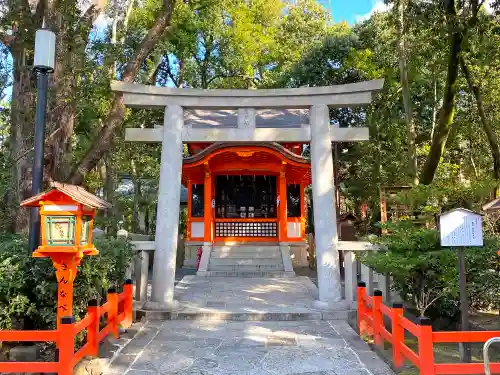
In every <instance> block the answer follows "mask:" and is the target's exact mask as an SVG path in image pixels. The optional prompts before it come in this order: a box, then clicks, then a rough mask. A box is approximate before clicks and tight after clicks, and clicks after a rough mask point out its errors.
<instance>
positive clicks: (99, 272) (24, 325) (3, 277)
mask: <svg viewBox="0 0 500 375" xmlns="http://www.w3.org/2000/svg"><path fill="white" fill-rule="evenodd" d="M95 245H96V247H97V248H98V249H99V251H100V253H99V255H97V256H92V257H86V258H84V259H83V260H82V264H81V265H80V267H79V271H78V275H77V277H76V280H75V296H74V302H73V311H74V316H75V317H76V318H77V319H79V318H81V317H83V316H84V315H85V313H86V307H87V302H88V301H89V300H91V299H94V298H96V299H99V298H102V297H103V296H104V292H105V291H106V290H107V288H109V287H120V286H121V285H122V284H123V282H124V278H125V270H126V267H127V265H128V264H130V261H131V259H132V249H131V248H130V246H129V245H128V244H127V243H125V242H123V241H118V240H115V239H98V240H96V241H95ZM56 290H57V282H56V279H55V271H54V268H53V266H52V263H51V261H50V260H49V259H45V258H44V259H41V258H32V257H31V251H29V250H28V246H27V241H26V238H24V237H22V236H19V235H0V329H50V328H54V327H55V323H56V322H55V319H56V301H57V293H56Z"/></svg>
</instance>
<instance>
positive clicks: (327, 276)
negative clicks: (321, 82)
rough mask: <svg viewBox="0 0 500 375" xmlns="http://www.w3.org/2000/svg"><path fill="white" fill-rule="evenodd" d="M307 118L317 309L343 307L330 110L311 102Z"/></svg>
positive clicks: (315, 305)
mask: <svg viewBox="0 0 500 375" xmlns="http://www.w3.org/2000/svg"><path fill="white" fill-rule="evenodd" d="M310 121H311V169H312V192H313V204H314V208H315V209H314V229H315V233H316V235H315V242H316V262H317V269H318V289H319V300H317V301H315V302H314V307H316V308H319V309H328V310H332V309H343V308H345V307H346V306H343V305H342V304H341V305H339V302H340V300H341V299H342V289H341V288H342V285H341V282H340V267H339V254H338V250H337V242H338V235H337V213H336V204H335V181H334V175H333V158H332V142H331V139H330V136H329V134H330V133H329V132H330V130H329V128H330V113H329V110H328V106H327V105H313V106H312V108H311V112H310Z"/></svg>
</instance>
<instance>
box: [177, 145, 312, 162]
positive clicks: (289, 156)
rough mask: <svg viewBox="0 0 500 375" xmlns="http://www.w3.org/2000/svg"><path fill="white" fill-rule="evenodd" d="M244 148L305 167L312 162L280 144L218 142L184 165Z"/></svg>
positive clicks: (188, 159)
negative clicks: (269, 152) (276, 156)
mask: <svg viewBox="0 0 500 375" xmlns="http://www.w3.org/2000/svg"><path fill="white" fill-rule="evenodd" d="M242 147H245V148H248V147H251V148H252V149H253V150H255V151H259V150H261V151H265V150H269V151H272V152H273V153H276V152H277V153H279V154H281V156H282V159H284V161H290V162H292V163H294V164H295V163H297V164H303V165H304V166H307V167H309V166H310V164H311V161H310V160H309V159H306V158H304V157H303V156H300V155H297V154H294V153H293V152H291V151H290V150H287V149H286V148H285V147H283V146H282V145H280V144H279V143H276V142H270V143H261V142H238V143H231V142H216V143H213V144H212V145H210V146H208V147H207V148H205V149H204V150H202V151H200V152H199V153H197V154H196V155H193V156H190V157H187V158H184V160H183V163H184V165H186V166H187V165H197V164H200V163H203V161H205V160H206V159H208V158H210V156H213V155H214V154H219V153H220V152H223V151H232V150H235V149H240V148H242Z"/></svg>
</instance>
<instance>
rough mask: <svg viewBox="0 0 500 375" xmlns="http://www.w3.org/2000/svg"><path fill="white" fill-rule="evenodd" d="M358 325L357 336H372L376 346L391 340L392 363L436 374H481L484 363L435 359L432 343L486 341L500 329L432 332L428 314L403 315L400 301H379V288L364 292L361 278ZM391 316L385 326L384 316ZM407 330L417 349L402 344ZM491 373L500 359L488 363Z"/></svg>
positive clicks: (495, 371)
mask: <svg viewBox="0 0 500 375" xmlns="http://www.w3.org/2000/svg"><path fill="white" fill-rule="evenodd" d="M357 294H358V297H357V300H358V328H359V334H360V336H363V335H365V336H371V337H373V338H374V343H375V345H376V346H378V347H383V345H384V342H385V341H387V342H388V343H390V344H392V360H393V363H394V367H396V368H400V367H402V366H403V364H404V361H405V360H408V361H410V362H411V363H413V364H414V365H415V366H416V367H417V368H418V369H419V370H420V374H421V375H437V374H457V375H458V374H484V373H485V364H483V363H436V361H435V358H434V344H435V343H461V342H473V343H485V342H486V341H488V340H489V339H491V338H493V337H498V336H500V331H475V332H474V331H458V332H448V331H447V332H434V331H433V330H432V325H431V320H430V319H428V318H423V317H420V318H415V319H409V318H407V317H405V316H404V310H403V305H402V304H399V303H396V304H393V306H392V307H389V306H386V305H385V304H384V303H383V302H382V292H381V291H380V290H375V291H374V294H373V296H369V295H368V293H367V292H366V284H365V283H364V282H360V283H359V284H358V290H357ZM386 319H388V320H390V322H391V324H390V331H389V329H388V328H389V327H386V325H385V322H384V320H386ZM406 332H409V333H410V334H412V335H413V336H414V337H416V338H417V341H418V345H417V350H416V351H415V350H413V349H412V348H410V347H409V346H407V345H406V344H405V334H406ZM489 370H490V371H491V373H492V374H500V363H490V364H489Z"/></svg>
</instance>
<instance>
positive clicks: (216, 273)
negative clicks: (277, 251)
mask: <svg viewBox="0 0 500 375" xmlns="http://www.w3.org/2000/svg"><path fill="white" fill-rule="evenodd" d="M197 275H198V276H200V273H197ZM201 276H203V277H250V278H251V277H271V278H279V277H295V272H284V271H264V272H262V271H261V272H255V271H253V272H250V271H245V272H236V271H207V272H206V273H205V274H203V275H201Z"/></svg>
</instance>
